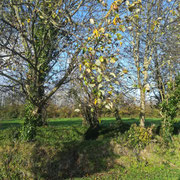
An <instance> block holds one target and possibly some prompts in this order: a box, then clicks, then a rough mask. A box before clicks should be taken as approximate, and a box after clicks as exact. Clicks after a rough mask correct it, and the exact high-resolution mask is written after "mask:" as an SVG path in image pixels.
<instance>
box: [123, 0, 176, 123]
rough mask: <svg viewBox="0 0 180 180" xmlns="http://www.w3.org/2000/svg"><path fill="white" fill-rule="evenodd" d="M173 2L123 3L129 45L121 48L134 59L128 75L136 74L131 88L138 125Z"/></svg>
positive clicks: (147, 0)
mask: <svg viewBox="0 0 180 180" xmlns="http://www.w3.org/2000/svg"><path fill="white" fill-rule="evenodd" d="M176 3H177V2H176V1H173V2H170V3H168V2H167V1H160V0H156V1H149V0H145V1H142V2H141V3H139V4H138V5H137V4H136V6H135V7H136V8H134V7H133V6H132V5H133V4H135V2H131V3H130V2H129V1H127V2H126V4H128V10H129V12H130V15H129V16H128V13H127V12H126V13H125V15H124V26H125V27H126V31H125V33H124V34H125V35H124V36H125V37H126V38H124V39H125V41H129V44H127V46H126V47H125V48H124V49H125V52H126V53H125V54H124V56H125V57H126V58H130V59H133V60H134V61H133V62H131V65H132V66H134V67H135V68H132V70H133V69H135V72H132V70H131V75H132V76H135V73H136V79H135V78H134V79H135V81H136V82H135V84H134V87H136V88H137V89H139V92H140V125H141V126H144V125H145V107H146V100H147V92H150V90H151V89H150V87H151V86H152V85H153V82H154V80H153V79H152V74H153V75H154V74H156V73H155V71H156V70H157V72H158V70H159V69H160V67H161V66H162V63H161V65H159V64H157V62H158V60H157V57H159V55H157V54H165V49H163V48H162V46H163V43H162V39H165V32H168V28H167V26H168V22H169V19H170V15H169V12H170V11H171V10H174V9H175V8H176V6H175V4H176ZM159 47H161V48H159ZM166 50H167V49H166ZM128 65H129V64H128ZM152 67H153V68H152ZM162 68H164V66H162ZM129 69H130V68H129ZM168 71H169V70H168ZM131 78H132V77H131ZM132 79H133V78H132ZM160 86H161V85H160V84H159V87H160ZM156 91H157V90H156Z"/></svg>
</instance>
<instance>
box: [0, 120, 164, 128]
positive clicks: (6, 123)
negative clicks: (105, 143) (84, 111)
mask: <svg viewBox="0 0 180 180" xmlns="http://www.w3.org/2000/svg"><path fill="white" fill-rule="evenodd" d="M113 122H115V118H102V119H101V123H102V124H106V125H109V124H111V123H113ZM123 122H126V123H129V124H133V123H137V124H138V123H139V120H138V118H133V119H131V118H123ZM160 122H161V119H160V118H147V119H146V125H151V124H156V125H158V124H160ZM22 123H23V120H20V119H12V120H1V121H0V129H6V128H11V127H19V126H21V125H22ZM48 124H49V125H50V126H79V125H82V119H81V118H61V119H58V118H56V119H52V118H51V119H48Z"/></svg>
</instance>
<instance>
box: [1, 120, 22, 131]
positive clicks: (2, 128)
mask: <svg viewBox="0 0 180 180" xmlns="http://www.w3.org/2000/svg"><path fill="white" fill-rule="evenodd" d="M21 125H22V124H21V123H18V122H17V123H12V122H9V123H7V122H5V123H3V122H0V130H4V129H7V128H14V127H20V126H21Z"/></svg>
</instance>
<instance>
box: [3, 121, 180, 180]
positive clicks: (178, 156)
mask: <svg viewBox="0 0 180 180" xmlns="http://www.w3.org/2000/svg"><path fill="white" fill-rule="evenodd" d="M48 121H49V126H46V127H42V128H38V132H37V138H36V141H34V142H30V143H27V142H22V141H19V140H18V139H16V138H15V136H14V135H16V133H17V128H18V127H20V125H21V124H22V123H23V121H22V120H18V119H15V120H6V121H5V120H4V121H0V129H1V130H0V179H24V180H25V179H39V180H41V179H42V180H46V179H47V180H49V179H57V180H58V179H69V180H70V179H75V180H81V179H85V180H98V179H99V180H116V179H117V180H120V179H127V180H128V179H129V180H132V179H133V180H134V179H136V180H140V179H143V180H146V179H149V180H151V179H155V180H166V179H167V180H171V179H172V180H179V179H180V153H179V152H180V134H175V135H173V139H172V143H171V144H170V145H169V146H165V145H164V144H163V142H162V139H161V137H160V136H158V135H155V136H154V138H153V140H152V142H150V143H149V144H148V145H147V146H145V147H143V148H141V147H131V146H129V145H128V143H127V142H126V141H125V139H124V138H125V137H126V133H124V134H122V133H117V131H116V132H114V131H112V132H108V133H106V134H101V135H99V137H98V138H97V139H96V140H84V139H83V134H84V133H85V132H86V130H87V128H86V127H82V126H81V124H82V120H81V118H66V119H49V120H48ZM123 122H125V123H126V124H133V123H138V119H137V118H136V119H130V118H123ZM178 122H180V121H178ZM101 123H102V125H103V126H104V128H106V127H107V128H109V129H111V128H112V129H113V128H114V127H116V126H117V125H118V123H117V121H115V118H103V119H102V121H101ZM146 124H147V126H150V125H151V124H156V125H157V126H158V125H159V124H160V119H157V118H148V119H147V120H146ZM177 125H178V127H180V126H179V123H177ZM125 127H126V126H124V128H125Z"/></svg>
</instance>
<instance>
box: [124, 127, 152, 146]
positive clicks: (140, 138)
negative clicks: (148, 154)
mask: <svg viewBox="0 0 180 180" xmlns="http://www.w3.org/2000/svg"><path fill="white" fill-rule="evenodd" d="M153 128H154V126H151V127H148V128H145V127H141V126H137V125H136V124H133V125H132V126H131V128H130V129H129V131H128V132H127V133H126V138H127V144H128V145H130V146H131V147H138V148H144V147H145V146H146V145H147V144H149V143H150V142H151V140H152V137H153Z"/></svg>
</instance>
